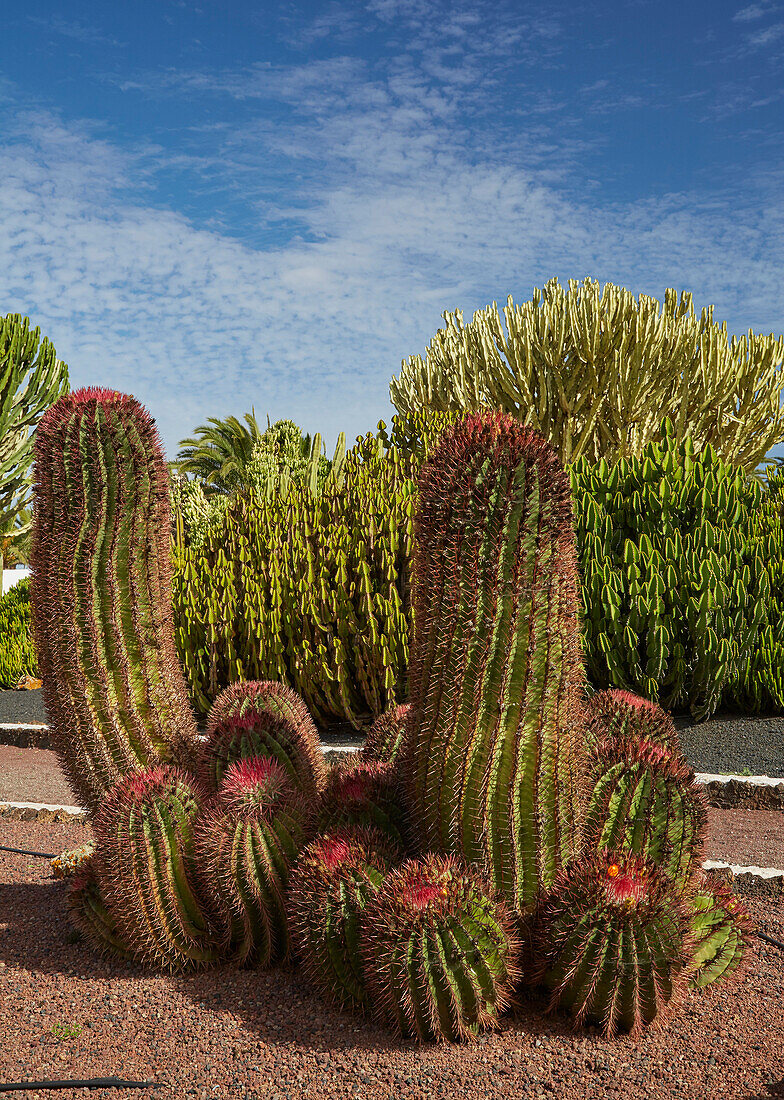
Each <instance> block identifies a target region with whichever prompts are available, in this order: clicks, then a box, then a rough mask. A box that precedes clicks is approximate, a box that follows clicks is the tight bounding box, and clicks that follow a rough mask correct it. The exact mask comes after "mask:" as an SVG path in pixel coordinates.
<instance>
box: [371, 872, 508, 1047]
mask: <svg viewBox="0 0 784 1100" xmlns="http://www.w3.org/2000/svg"><path fill="white" fill-rule="evenodd" d="M514 928H515V922H514V919H513V917H512V915H511V912H510V910H509V909H508V908H507V907H506V905H505V903H504V902H503V901H502V900H499V899H498V898H497V896H496V894H495V891H494V890H493V887H492V885H491V883H490V882H489V881H488V880H487V879H486V878H485V876H484V875H481V874H480V873H479V872H477V871H475V870H473V869H471V868H469V867H468V866H466V865H464V864H463V863H462V862H461V861H458V860H456V859H454V858H453V857H450V856H447V857H444V856H436V855H431V856H427V857H426V858H425V859H423V860H409V861H408V862H407V863H404V864H403V865H402V866H401V867H399V868H398V869H397V870H395V871H392V873H391V874H390V875H389V876H388V877H387V880H386V882H385V883H384V885H383V887H382V889H381V890H380V891H379V892H378V894H377V895H376V896H375V898H373V899H372V900H371V901H370V903H369V904H368V906H367V909H366V910H365V918H364V934H363V940H362V943H363V953H364V959H365V977H366V982H367V986H368V993H369V998H370V1003H371V1005H372V1006H373V1008H374V1009H375V1011H376V1013H377V1015H378V1016H379V1017H380V1018H381V1019H382V1020H384V1021H385V1022H387V1023H389V1024H391V1025H392V1026H394V1027H395V1028H396V1030H397V1031H398V1032H399V1033H400V1035H402V1036H403V1037H409V1036H410V1037H413V1038H415V1039H418V1040H420V1041H426V1040H430V1039H435V1040H449V1041H451V1042H459V1041H461V1040H465V1039H472V1038H475V1037H476V1035H477V1034H478V1032H479V1031H481V1030H483V1029H487V1028H494V1027H496V1026H497V1022H498V1018H499V1016H500V1015H501V1014H502V1013H503V1012H504V1010H505V1009H506V1008H507V1006H508V1004H509V1000H510V995H511V991H512V989H513V988H514V985H515V982H516V981H517V979H518V978H519V969H518V965H517V960H518V955H519V943H518V940H517V938H516V935H515V931H514Z"/></svg>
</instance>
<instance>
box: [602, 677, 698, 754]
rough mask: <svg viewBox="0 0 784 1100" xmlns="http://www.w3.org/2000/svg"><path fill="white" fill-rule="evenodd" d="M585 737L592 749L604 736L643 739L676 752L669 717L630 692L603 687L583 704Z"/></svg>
mask: <svg viewBox="0 0 784 1100" xmlns="http://www.w3.org/2000/svg"><path fill="white" fill-rule="evenodd" d="M584 713H585V734H586V738H587V740H588V743H589V745H591V746H595V745H597V744H598V743H599V742H600V741H606V740H607V738H608V737H629V738H634V737H636V738H638V739H640V740H642V739H643V738H644V739H645V740H647V741H654V742H656V744H658V745H664V746H665V747H666V748H668V749H672V750H674V751H677V750H678V732H677V730H676V729H675V723H674V722H673V720H672V717H671V716H670V715H669V714H668V713H667V711H666V710H663V709H662V708H661V707H660V706H659V704H658V703H652V702H651V701H650V700H649V699H643V698H642V696H641V695H634V694H633V693H632V692H631V691H622V690H621V689H619V688H607V689H606V690H604V691H597V692H596V694H595V695H592V696H591V698H590V699H589V700H588V702H587V703H586V704H585V712H584Z"/></svg>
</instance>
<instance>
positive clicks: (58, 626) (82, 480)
mask: <svg viewBox="0 0 784 1100" xmlns="http://www.w3.org/2000/svg"><path fill="white" fill-rule="evenodd" d="M170 540H171V530H170V519H169V494H168V475H167V472H166V465H165V462H164V459H163V455H162V453H161V448H160V443H159V441H158V434H157V431H156V429H155V425H154V422H153V421H152V419H151V418H150V417H149V415H148V414H147V412H146V411H145V410H144V409H143V408H142V406H141V405H140V404H139V403H138V401H136V399H135V398H133V397H128V396H126V395H124V394H119V393H114V392H112V391H111V390H100V389H85V390H78V391H76V392H75V393H71V394H69V395H68V396H66V397H62V398H60V400H59V401H57V402H56V403H55V404H54V405H53V406H52V407H51V408H50V409H49V410H48V412H47V413H46V415H45V416H44V417H43V418H42V420H41V422H40V424H39V425H38V428H37V430H36V437H35V477H34V519H33V548H32V554H31V559H30V560H31V565H32V568H33V577H34V579H33V585H32V588H31V603H32V615H33V623H34V629H35V642H36V649H37V652H38V662H39V667H40V669H41V675H42V678H43V691H44V703H45V706H46V712H47V717H48V721H49V728H50V734H49V736H50V738H51V740H52V743H53V747H54V749H55V751H56V753H57V756H58V758H59V760H60V763H61V765H62V768H63V770H64V772H65V774H66V776H67V778H68V780H69V782H70V784H71V786H72V788H73V790H74V792H75V794H76V796H77V797H78V799H79V800H80V802H81V803H82V804H83V805H85V806H86V807H88V808H89V809H91V810H95V809H96V807H97V806H98V804H99V802H100V800H101V798H102V797H103V796H104V794H106V793H107V791H108V790H109V789H110V788H111V787H112V786H113V785H114V784H115V783H116V782H117V780H119V779H120V778H121V777H122V776H124V775H126V774H127V773H128V772H131V771H135V770H137V769H139V768H144V767H148V766H151V765H154V764H156V763H160V762H161V761H175V762H183V761H184V760H185V759H186V758H187V756H188V753H189V752H190V751H191V749H192V746H193V744H194V742H195V737H196V726H195V723H194V719H193V714H192V712H191V708H190V705H189V702H188V696H187V690H186V686H185V680H184V678H183V675H182V672H181V670H180V667H179V664H178V663H177V656H176V652H175V647H174V633H173V627H172V603H171V553H170Z"/></svg>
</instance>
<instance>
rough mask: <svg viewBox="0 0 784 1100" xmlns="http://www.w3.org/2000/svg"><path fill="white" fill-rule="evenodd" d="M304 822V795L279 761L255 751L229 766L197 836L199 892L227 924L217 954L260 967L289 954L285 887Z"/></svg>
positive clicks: (306, 818) (300, 843)
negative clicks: (248, 756) (202, 893)
mask: <svg viewBox="0 0 784 1100" xmlns="http://www.w3.org/2000/svg"><path fill="white" fill-rule="evenodd" d="M309 820H310V813H309V811H308V809H307V807H306V804H305V799H304V797H303V795H302V794H301V793H300V792H299V791H296V790H295V789H294V787H293V786H292V784H291V781H290V779H289V777H288V775H287V774H286V772H285V770H284V769H283V767H282V766H281V765H280V764H279V763H278V762H277V761H276V760H273V759H271V758H270V757H263V756H261V757H259V756H257V757H252V758H250V759H247V760H239V761H237V762H236V763H234V764H232V765H231V766H230V767H229V769H228V771H227V772H226V775H225V777H224V779H223V783H222V785H221V788H220V791H219V792H218V794H217V796H216V797H215V798H214V799H213V800H212V801H211V803H210V805H209V806H208V808H207V809H206V810H205V812H204V815H203V817H202V819H201V820H200V821H199V822H198V823H197V826H196V836H195V850H196V855H197V861H198V868H199V876H200V880H201V882H202V883H203V891H204V894H205V896H208V897H209V899H210V901H211V903H212V905H213V906H214V909H215V910H216V911H217V912H219V913H220V924H221V926H222V927H223V928H225V929H226V932H225V936H224V938H223V941H222V943H221V945H220V947H221V955H222V956H229V957H231V958H232V960H233V961H234V962H236V963H238V964H240V965H249V964H251V963H256V964H258V965H260V966H270V965H272V963H274V962H276V961H278V960H279V959H285V958H287V957H288V954H289V950H290V938H289V928H288V921H287V912H286V889H287V886H288V880H289V871H290V868H291V865H292V863H293V862H294V860H295V859H296V858H297V856H298V854H299V852H300V851H301V849H302V848H303V847H304V845H305V843H306V841H307V836H308V827H309Z"/></svg>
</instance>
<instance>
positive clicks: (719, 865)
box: [702, 859, 784, 878]
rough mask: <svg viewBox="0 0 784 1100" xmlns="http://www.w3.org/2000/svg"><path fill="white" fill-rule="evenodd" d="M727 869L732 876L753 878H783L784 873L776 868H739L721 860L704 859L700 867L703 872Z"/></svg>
mask: <svg viewBox="0 0 784 1100" xmlns="http://www.w3.org/2000/svg"><path fill="white" fill-rule="evenodd" d="M728 867H729V869H730V871H732V873H733V875H754V876H755V878H784V871H779V870H778V868H777V867H753V866H752V867H741V866H740V865H739V864H737V863H725V862H724V861H723V860H721V859H706V860H705V862H704V863H703V865H702V869H703V871H718V870H722V871H724V870H726V869H727V868H728Z"/></svg>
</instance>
